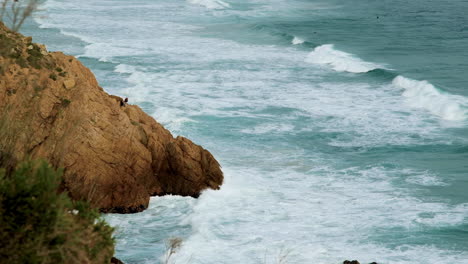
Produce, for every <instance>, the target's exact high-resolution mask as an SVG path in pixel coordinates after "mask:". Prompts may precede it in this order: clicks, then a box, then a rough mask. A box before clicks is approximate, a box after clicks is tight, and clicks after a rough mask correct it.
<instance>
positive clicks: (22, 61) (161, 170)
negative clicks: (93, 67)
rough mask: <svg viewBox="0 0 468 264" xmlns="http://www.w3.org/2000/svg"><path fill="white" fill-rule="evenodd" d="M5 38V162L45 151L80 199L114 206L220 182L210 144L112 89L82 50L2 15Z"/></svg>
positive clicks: (141, 205)
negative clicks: (177, 133)
mask: <svg viewBox="0 0 468 264" xmlns="http://www.w3.org/2000/svg"><path fill="white" fill-rule="evenodd" d="M0 41H1V42H2V43H4V45H3V44H2V47H0V112H1V113H2V115H1V116H0V121H1V126H2V132H1V133H2V135H1V140H0V149H1V150H2V152H1V153H0V155H1V156H0V161H1V162H2V163H4V164H7V165H8V164H9V165H10V166H13V165H14V164H15V163H16V162H18V161H21V160H23V159H25V158H33V159H37V158H42V159H45V160H47V161H48V162H50V163H51V164H52V165H53V166H54V167H56V168H64V177H63V179H64V181H63V184H62V189H63V190H66V191H67V192H68V193H69V195H70V196H71V197H72V198H73V199H76V200H79V199H85V200H88V201H89V202H90V203H91V204H92V205H93V206H95V207H97V208H99V209H100V210H101V211H102V212H108V213H111V212H112V213H135V212H140V211H143V210H145V209H146V208H147V207H148V203H149V198H150V196H155V195H166V194H174V195H183V196H192V197H197V196H198V195H199V194H200V192H202V191H203V190H204V189H207V188H211V189H219V188H220V185H221V184H222V182H223V173H222V171H221V168H220V165H219V163H218V162H217V161H216V159H215V158H214V157H213V156H212V155H211V153H210V152H209V151H207V150H205V149H204V148H202V147H201V146H199V145H196V144H194V143H193V142H192V141H190V140H189V139H187V138H184V137H177V138H174V137H173V136H172V135H171V133H170V132H169V131H168V130H167V129H165V128H164V127H163V126H162V125H160V124H159V123H157V122H156V121H155V120H154V119H153V118H152V117H150V116H148V115H147V114H146V113H144V112H143V111H142V110H141V109H140V108H139V107H138V106H135V105H131V104H127V103H123V99H122V98H120V97H118V96H113V95H109V94H107V93H106V92H105V91H104V90H103V89H102V88H101V87H100V86H99V84H98V82H97V81H96V79H95V77H94V75H93V74H92V73H91V71H90V70H89V69H87V68H86V67H85V66H83V65H82V64H81V63H80V62H79V61H78V60H77V59H76V58H74V57H73V56H68V55H65V54H63V53H61V52H48V51H47V50H46V48H45V47H44V46H43V45H40V44H36V43H33V42H32V39H31V38H30V37H29V38H28V37H24V36H22V35H21V34H19V33H14V32H12V31H10V30H9V29H8V28H6V27H5V26H4V25H3V24H1V23H0ZM130 101H131V100H130Z"/></svg>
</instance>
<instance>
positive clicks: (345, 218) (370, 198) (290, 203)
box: [175, 167, 468, 264]
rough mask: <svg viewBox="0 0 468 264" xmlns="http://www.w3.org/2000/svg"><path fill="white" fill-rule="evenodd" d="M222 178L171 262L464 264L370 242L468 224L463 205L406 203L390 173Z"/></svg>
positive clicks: (454, 257)
mask: <svg viewBox="0 0 468 264" xmlns="http://www.w3.org/2000/svg"><path fill="white" fill-rule="evenodd" d="M225 172H226V183H225V185H224V187H223V188H222V189H221V191H207V192H205V193H204V194H203V195H202V196H201V197H200V198H199V200H197V201H195V204H194V207H193V212H192V213H191V214H190V215H189V216H188V217H187V219H186V221H184V222H182V223H183V224H190V225H191V226H192V228H193V230H192V232H193V233H192V235H191V236H190V237H188V238H187V240H186V241H185V244H184V245H183V246H182V248H181V250H180V251H179V252H178V253H177V254H176V256H175V260H176V261H177V262H181V263H185V262H187V260H189V259H190V260H191V262H192V263H223V260H226V259H229V261H228V262H226V263H257V262H261V261H263V258H264V257H265V255H267V258H268V259H267V263H270V262H273V261H274V258H276V257H277V256H278V254H280V252H281V249H292V250H293V252H292V254H291V255H290V256H289V259H288V261H289V262H290V263H339V262H340V261H343V259H345V258H349V257H352V258H356V259H359V260H360V261H362V262H364V263H370V262H372V261H376V260H377V261H379V263H380V262H382V263H399V264H416V263H420V264H427V263H432V261H434V260H438V261H442V263H450V261H455V262H456V263H461V262H459V261H462V260H463V259H464V257H466V254H459V253H456V252H452V254H446V253H447V252H446V251H444V250H440V249H437V248H435V247H431V246H405V247H404V248H401V249H388V248H386V247H385V246H382V245H381V244H380V243H372V242H371V241H372V239H370V238H371V237H372V236H373V235H375V236H379V235H380V234H379V233H378V232H377V233H375V232H373V231H372V230H384V229H387V228H388V229H396V230H406V232H412V231H414V232H417V231H418V230H419V229H420V228H421V226H425V227H444V226H456V225H460V224H462V223H463V221H464V218H465V217H468V211H467V209H468V205H466V204H462V205H457V206H449V205H446V204H443V203H437V202H424V201H421V200H418V199H415V198H411V197H408V196H407V195H406V194H405V193H404V192H402V190H398V189H395V188H394V187H393V186H392V185H391V184H390V180H391V177H389V176H390V173H392V172H389V171H387V170H386V169H384V168H379V167H374V168H370V169H368V170H366V169H364V170H363V169H361V168H349V169H345V170H341V171H336V170H334V169H332V168H326V167H324V168H320V169H316V170H314V172H313V173H311V174H307V175H304V174H302V173H295V172H292V171H289V170H284V171H277V172H276V173H271V172H269V173H266V172H262V171H255V170H237V169H236V172H235V174H233V173H234V172H233V171H230V170H228V169H226V170H225ZM270 177H272V178H270ZM273 179H274V180H273ZM305 179H306V180H305ZM286 193H287V194H286ZM426 215H429V217H426ZM260 226H261V227H262V228H260ZM210 245H211V246H212V245H216V249H217V250H216V251H213V250H212V248H210ZM429 249H431V250H430V251H428V250H429ZM219 252H223V254H222V255H221V254H219ZM428 252H431V253H428ZM422 253H425V254H422ZM447 257H448V258H449V259H447ZM207 259H209V261H207ZM457 261H458V262H457Z"/></svg>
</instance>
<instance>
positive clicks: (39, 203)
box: [0, 161, 114, 264]
mask: <svg viewBox="0 0 468 264" xmlns="http://www.w3.org/2000/svg"><path fill="white" fill-rule="evenodd" d="M61 175H62V171H61V170H58V171H55V170H54V169H53V168H51V167H50V166H49V165H48V164H47V163H45V162H31V161H29V162H25V163H22V164H20V165H19V166H18V167H17V168H16V170H15V171H12V172H10V173H8V174H7V173H5V170H2V171H0V263H11V264H20V263H31V264H35V263H38V264H39V263H41V264H43V263H44V264H46V263H103V264H104V263H106V264H107V263H110V259H111V257H112V256H113V253H114V240H113V238H112V232H113V229H112V228H111V227H110V226H108V225H107V224H106V223H105V222H104V221H103V220H102V219H101V218H100V214H99V213H98V212H97V211H96V210H95V209H92V208H91V207H90V206H89V204H88V203H86V202H73V201H71V200H70V199H69V198H68V196H67V195H66V193H61V192H59V186H60V182H61Z"/></svg>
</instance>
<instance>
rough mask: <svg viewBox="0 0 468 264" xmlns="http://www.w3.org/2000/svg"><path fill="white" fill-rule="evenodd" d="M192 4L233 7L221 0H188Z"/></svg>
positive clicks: (214, 7)
mask: <svg viewBox="0 0 468 264" xmlns="http://www.w3.org/2000/svg"><path fill="white" fill-rule="evenodd" d="M188 1H189V2H190V3H192V4H197V5H201V6H204V7H206V8H208V9H225V8H229V7H231V5H229V4H228V3H226V2H224V1H221V0H188Z"/></svg>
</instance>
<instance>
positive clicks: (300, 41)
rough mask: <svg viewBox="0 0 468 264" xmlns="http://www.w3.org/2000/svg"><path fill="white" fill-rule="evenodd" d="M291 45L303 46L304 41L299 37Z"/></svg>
mask: <svg viewBox="0 0 468 264" xmlns="http://www.w3.org/2000/svg"><path fill="white" fill-rule="evenodd" d="M291 43H292V44H293V45H299V44H302V43H304V40H303V39H301V38H299V37H294V38H293V40H292V41H291Z"/></svg>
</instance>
